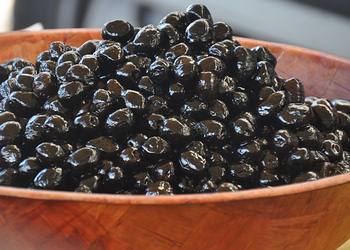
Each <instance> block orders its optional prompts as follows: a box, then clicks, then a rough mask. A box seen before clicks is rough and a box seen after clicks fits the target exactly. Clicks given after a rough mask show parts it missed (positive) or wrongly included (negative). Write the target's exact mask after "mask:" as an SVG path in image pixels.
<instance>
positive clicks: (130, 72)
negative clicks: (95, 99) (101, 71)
mask: <svg viewBox="0 0 350 250" xmlns="http://www.w3.org/2000/svg"><path fill="white" fill-rule="evenodd" d="M115 78H116V79H117V80H118V81H119V82H120V83H122V84H123V86H124V87H132V86H136V83H137V81H138V80H139V78H140V70H139V69H138V67H137V66H136V65H135V64H133V63H132V62H127V63H125V64H124V65H123V66H121V67H120V68H118V69H117V70H116V72H115Z"/></svg>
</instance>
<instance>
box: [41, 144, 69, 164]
mask: <svg viewBox="0 0 350 250" xmlns="http://www.w3.org/2000/svg"><path fill="white" fill-rule="evenodd" d="M35 151H36V156H37V158H38V159H39V161H40V162H41V163H43V164H59V163H61V162H62V161H63V160H64V157H65V152H64V150H63V149H62V147H61V146H60V145H57V144H55V143H51V142H43V143H41V144H39V145H38V146H37V147H36V148H35Z"/></svg>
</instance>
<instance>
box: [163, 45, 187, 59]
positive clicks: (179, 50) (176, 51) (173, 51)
mask: <svg viewBox="0 0 350 250" xmlns="http://www.w3.org/2000/svg"><path fill="white" fill-rule="evenodd" d="M189 52H190V48H189V47H188V46H187V44H186V43H178V44H176V45H174V46H172V47H171V48H169V50H168V51H167V52H166V53H165V57H166V59H167V60H168V61H171V62H174V61H175V60H176V58H178V57H179V56H185V55H188V54H189Z"/></svg>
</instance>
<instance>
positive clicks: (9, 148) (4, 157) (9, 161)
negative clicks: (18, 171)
mask: <svg viewBox="0 0 350 250" xmlns="http://www.w3.org/2000/svg"><path fill="white" fill-rule="evenodd" d="M21 158H22V152H21V150H20V149H19V148H18V147H17V146H16V145H11V144H10V145H6V146H4V147H2V148H1V150H0V164H1V166H2V167H3V168H4V167H5V168H10V167H17V165H18V163H19V162H20V160H21Z"/></svg>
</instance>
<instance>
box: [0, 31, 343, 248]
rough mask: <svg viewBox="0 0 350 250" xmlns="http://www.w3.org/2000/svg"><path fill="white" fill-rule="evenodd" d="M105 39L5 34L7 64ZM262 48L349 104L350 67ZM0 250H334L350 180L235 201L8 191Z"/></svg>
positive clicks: (224, 196)
mask: <svg viewBox="0 0 350 250" xmlns="http://www.w3.org/2000/svg"><path fill="white" fill-rule="evenodd" d="M93 38H99V32H98V31H97V30H90V29H80V30H77V29H68V30H52V31H43V32H15V33H7V34H3V35H0V44H1V52H0V62H3V61H5V60H6V59H10V58H13V57H15V56H21V57H24V58H27V59H30V60H33V59H34V58H35V55H36V54H37V53H38V52H39V51H42V50H45V49H47V48H48V44H49V42H51V41H55V40H61V41H64V42H66V43H68V44H72V45H75V46H77V45H79V44H81V43H82V42H84V41H86V40H88V39H93ZM239 40H240V41H241V42H242V43H243V44H244V45H246V46H249V47H252V46H255V45H258V44H260V45H263V46H266V47H268V48H270V49H271V50H272V52H273V53H274V54H275V55H276V57H277V58H278V67H277V71H278V73H279V74H280V75H282V76H283V77H291V76H296V77H298V78H300V79H301V80H302V81H303V82H304V84H305V86H306V93H307V94H308V95H318V96H324V97H328V98H333V97H339V98H349V96H350V86H349V83H350V62H348V61H345V60H343V59H339V58H336V57H333V56H329V55H325V54H321V53H318V52H314V51H310V50H307V49H302V48H296V47H292V46H287V45H281V44H273V43H268V42H263V41H256V40H251V39H243V38H242V39H239ZM0 238H1V249H6V250H7V249H36V250H37V249H50V250H54V249H119V250H122V249H153V250H154V249H173V250H175V249H225V250H227V249H269V250H271V249H317V250H320V249H335V248H336V247H338V246H339V245H341V244H342V243H343V242H345V241H346V240H347V239H349V238H350V174H347V175H340V176H335V177H330V178H325V179H322V180H319V181H315V182H309V183H302V184H293V185H287V186H282V187H274V188H265V189H255V190H248V191H240V192H237V193H219V194H193V195H177V196H172V197H170V196H160V197H145V196H139V195H132V196H131V195H108V194H80V193H69V192H55V191H36V190H35V191H34V190H28V189H20V188H11V187H0Z"/></svg>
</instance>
